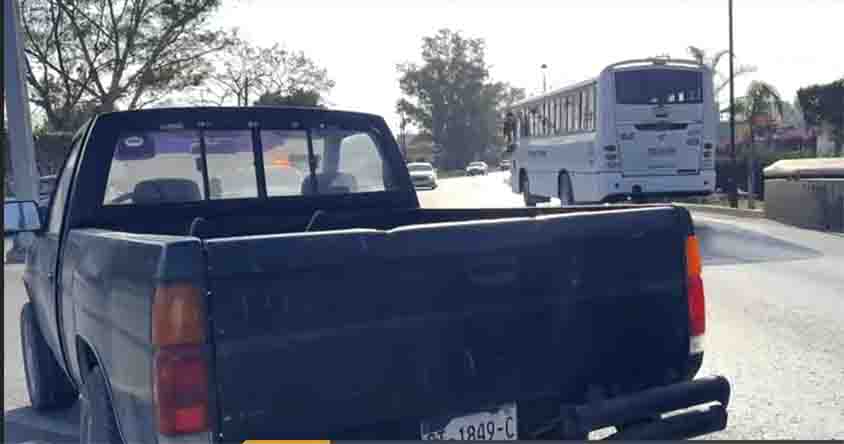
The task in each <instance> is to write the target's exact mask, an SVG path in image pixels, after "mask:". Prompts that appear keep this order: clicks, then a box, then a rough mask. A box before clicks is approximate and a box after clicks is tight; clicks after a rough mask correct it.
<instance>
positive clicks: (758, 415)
mask: <svg viewBox="0 0 844 444" xmlns="http://www.w3.org/2000/svg"><path fill="white" fill-rule="evenodd" d="M506 180H507V176H506V174H505V173H492V174H490V175H488V176H485V177H472V178H455V179H444V180H441V181H440V186H439V187H438V188H437V189H436V190H430V191H420V193H419V197H420V200H421V202H422V204H423V206H425V207H518V206H522V201H521V197H520V196H517V195H515V194H512V193H510V191H509V188H508V184H507V183H506ZM553 204H554V203H553V202H552V203H551V205H553ZM693 216H694V220H695V225H696V230H697V233H698V235H699V236H700V239H701V248H702V252H703V255H704V280H705V287H706V297H707V337H706V358H705V360H704V366H703V368H702V369H701V372H700V373H699V374H700V375H707V374H722V375H725V376H727V377H728V378H729V379H730V381H731V382H732V384H733V398H732V401H731V404H730V407H729V412H730V425H729V428H728V429H727V430H725V431H723V432H720V433H717V434H713V435H711V436H710V437H708V438H711V439H725V440H733V439H830V438H837V439H844V322H843V321H844V272H842V271H843V270H844V236H841V235H835V234H826V233H819V232H814V231H809V230H802V229H798V228H793V227H788V226H785V225H782V224H779V223H775V222H771V221H767V220H756V219H739V218H732V217H729V216H720V215H719V216H714V215H708V214H703V213H696V214H694V215H693ZM20 272H21V267H20V266H6V267H5V276H4V283H5V295H4V296H5V297H4V301H3V303H4V311H5V313H4V316H5V319H4V320H5V330H4V341H5V346H6V349H5V356H4V357H5V359H4V372H5V373H4V382H5V389H6V390H5V397H4V411H5V414H6V418H5V420H6V440H5V442H22V441H26V440H44V441H48V442H61V441H67V440H72V439H73V434H74V433H75V429H76V427H77V426H76V425H75V423H74V419H75V415H76V413H75V412H73V411H71V412H65V413H62V414H55V415H53V416H51V417H46V416H43V415H37V414H35V413H33V412H32V411H31V410H30V409H29V408H28V407H26V406H27V405H28V399H27V395H26V384H25V380H24V376H23V368H22V365H21V356H20V338H19V334H18V328H19V326H18V315H19V313H20V308H21V305H22V304H23V302H24V298H25V297H24V295H23V289H22V288H21V285H20Z"/></svg>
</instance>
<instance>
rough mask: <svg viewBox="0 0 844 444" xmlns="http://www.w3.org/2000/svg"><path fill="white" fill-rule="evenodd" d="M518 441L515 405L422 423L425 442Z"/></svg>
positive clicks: (505, 405)
mask: <svg viewBox="0 0 844 444" xmlns="http://www.w3.org/2000/svg"><path fill="white" fill-rule="evenodd" d="M518 438H519V436H518V422H517V417H516V404H515V403H512V404H504V405H500V406H498V407H495V408H492V409H489V410H486V411H483V412H476V413H470V414H466V415H462V416H452V417H445V418H440V419H433V420H429V421H423V422H422V439H423V440H439V441H442V440H461V441H466V440H468V441H510V440H516V439H518Z"/></svg>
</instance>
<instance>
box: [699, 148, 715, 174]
mask: <svg viewBox="0 0 844 444" xmlns="http://www.w3.org/2000/svg"><path fill="white" fill-rule="evenodd" d="M702 156H703V158H702V159H701V166H700V167H701V169H703V170H711V169H713V168H715V152H714V151H713V150H712V144H711V143H709V142H707V143H704V144H703V155H702Z"/></svg>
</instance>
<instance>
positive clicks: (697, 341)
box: [686, 235, 706, 354]
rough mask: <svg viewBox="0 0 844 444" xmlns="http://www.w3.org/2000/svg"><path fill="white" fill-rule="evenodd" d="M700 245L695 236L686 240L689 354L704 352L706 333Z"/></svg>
mask: <svg viewBox="0 0 844 444" xmlns="http://www.w3.org/2000/svg"><path fill="white" fill-rule="evenodd" d="M701 272H702V264H701V256H700V244H699V243H698V240H697V237H695V236H694V235H692V236H689V237H688V238H686V291H687V292H688V299H689V300H688V304H689V336H690V338H689V341H690V346H689V354H696V353H701V352H703V336H704V333H706V301H705V298H704V294H703V278H702V277H701Z"/></svg>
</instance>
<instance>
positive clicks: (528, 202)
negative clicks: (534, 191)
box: [519, 174, 536, 207]
mask: <svg viewBox="0 0 844 444" xmlns="http://www.w3.org/2000/svg"><path fill="white" fill-rule="evenodd" d="M519 188H521V189H522V197H524V199H525V206H528V207H535V206H536V200H535V199H534V198H533V196H532V195H531V194H530V179H528V175H527V174H522V182H521V185H519Z"/></svg>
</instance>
